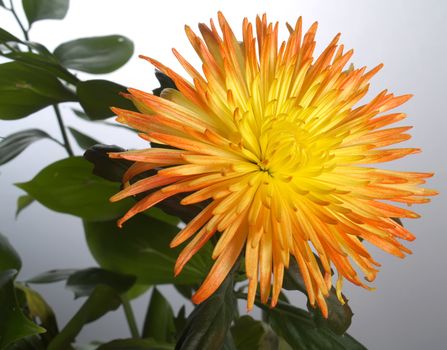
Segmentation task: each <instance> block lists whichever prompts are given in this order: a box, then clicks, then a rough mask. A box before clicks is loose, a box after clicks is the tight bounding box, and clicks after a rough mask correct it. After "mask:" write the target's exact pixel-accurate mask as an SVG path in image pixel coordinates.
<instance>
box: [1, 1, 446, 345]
mask: <svg viewBox="0 0 447 350" xmlns="http://www.w3.org/2000/svg"><path fill="white" fill-rule="evenodd" d="M218 10H222V11H223V12H224V13H225V15H226V17H227V18H228V20H229V22H230V23H231V24H232V25H233V26H234V28H235V32H236V33H240V23H241V21H242V18H243V17H245V16H247V17H249V19H251V20H254V18H255V16H256V14H262V13H264V12H267V13H268V15H269V17H270V19H271V20H279V21H280V22H281V23H284V22H285V21H290V22H294V21H295V20H296V19H297V17H298V16H300V15H301V16H303V18H304V24H305V27H308V26H309V25H310V24H311V23H312V22H313V21H315V20H317V21H319V23H320V27H319V31H318V35H317V41H318V44H319V46H318V48H317V51H318V50H321V48H322V47H323V46H324V45H327V44H328V43H329V41H330V40H331V39H332V37H333V36H334V35H335V34H336V33H338V32H341V33H342V39H341V40H342V42H343V43H344V44H345V46H346V47H347V48H354V49H355V54H354V57H353V59H352V62H353V63H354V64H355V65H356V66H363V65H367V66H368V67H373V66H375V65H377V64H378V63H380V62H383V63H385V68H384V69H383V70H382V71H381V72H380V73H379V74H378V75H377V76H376V77H375V78H374V79H373V81H372V85H373V87H372V89H371V92H372V93H377V92H378V91H380V90H382V89H384V88H388V89H389V90H390V91H392V92H394V93H396V94H404V93H412V94H414V95H415V96H414V98H413V99H411V100H410V101H409V102H408V103H407V104H406V105H405V106H403V107H402V108H400V110H401V111H403V112H406V113H408V114H409V118H408V119H407V120H406V122H404V124H405V123H406V124H407V125H408V124H409V125H414V126H415V127H414V129H413V130H412V135H413V138H412V139H411V140H410V141H409V142H407V143H406V146H409V147H411V146H414V147H422V148H423V153H422V154H418V155H415V156H411V157H408V158H407V159H405V160H401V161H399V162H395V163H393V164H392V165H387V166H392V167H395V168H399V169H405V170H415V171H434V172H435V173H436V176H435V177H434V178H433V179H432V180H430V181H429V184H428V186H429V187H431V188H436V189H437V190H439V191H440V192H441V194H440V195H439V196H437V197H436V198H434V199H433V201H432V203H430V204H427V205H423V206H418V207H417V208H416V211H418V212H419V213H421V214H422V218H421V219H419V220H414V221H409V220H407V221H406V222H405V225H406V226H407V227H408V228H409V229H410V230H411V231H413V232H414V233H415V234H416V236H417V240H416V241H415V242H412V243H410V244H408V246H409V247H410V248H411V249H412V250H413V252H414V254H413V255H411V256H409V257H407V258H406V259H405V260H400V259H397V258H394V257H391V256H388V255H386V254H385V253H382V252H379V251H378V250H377V249H372V251H373V253H374V255H375V257H376V260H378V261H379V262H381V263H382V266H383V267H382V271H381V272H380V273H379V275H378V277H377V279H376V281H375V283H374V285H375V287H376V288H377V290H376V291H375V292H367V291H365V290H363V289H360V288H358V287H355V286H352V285H349V284H347V283H346V286H345V294H346V295H348V296H349V297H350V305H351V306H352V308H353V310H354V312H355V316H354V318H353V324H352V326H351V328H350V330H349V332H350V333H351V334H352V335H353V336H354V337H356V338H357V339H359V340H360V341H361V342H363V343H364V344H365V345H366V346H367V347H368V348H369V349H372V350H373V349H378V350H382V349H392V350H400V349H402V350H403V349H416V350H417V349H445V348H446V344H447V326H446V324H447V315H446V311H447V307H446V298H445V290H446V287H447V281H446V259H445V249H446V246H447V236H446V229H445V226H446V225H445V220H446V219H445V218H444V217H443V215H445V213H446V210H445V209H446V196H445V193H446V189H447V188H446V181H445V178H446V169H445V164H446V160H447V156H446V152H447V141H446V136H445V132H446V130H447V118H446V112H445V101H446V99H447V93H446V92H447V89H446V84H445V82H446V81H447V74H446V67H447V64H446V62H447V46H446V44H447V42H446V35H447V21H446V18H447V2H445V1H441V0H424V1H422V0H419V1H417V0H393V1H390V0H375V1H358V0H318V1H317V0H307V1H304V0H294V1H285V0H283V1H281V0H277V1H261V0H251V1H246V0H245V1H242V0H239V1H230V0H227V1H217V0H213V1H211V0H208V1H198V0H195V1H194V0H186V1H164V2H162V1H143V0H128V1H125V2H124V1H118V0H89V1H87V0H84V1H82V0H77V1H76V0H72V1H71V8H70V11H69V13H68V16H67V18H66V19H65V20H64V21H62V22H59V21H42V22H38V23H36V24H35V25H34V27H33V30H32V31H31V38H32V39H34V40H36V41H42V42H43V43H45V44H46V45H47V46H48V47H49V48H50V49H53V48H55V47H56V46H57V45H58V44H59V43H61V42H63V41H66V40H69V39H75V38H78V37H84V36H91V35H106V34H115V33H116V34H123V35H126V36H128V37H129V38H131V39H132V40H134V42H135V49H136V50H135V52H136V54H140V53H142V54H146V55H150V56H152V57H155V58H157V59H159V60H161V61H163V62H164V63H166V64H167V65H169V66H173V67H175V68H179V65H178V63H177V62H176V61H175V59H174V57H173V55H172V54H171V51H170V49H171V48H172V47H174V46H175V47H176V48H178V49H179V51H180V52H182V53H183V54H184V55H185V56H186V57H187V58H190V59H192V58H193V61H194V62H197V60H196V59H195V57H194V54H193V51H192V49H191V48H190V47H189V46H188V41H187V39H186V37H185V35H184V34H183V25H184V24H189V25H191V26H193V27H195V26H196V24H197V23H198V22H205V21H207V20H208V19H209V18H210V17H215V16H216V12H217V11H218ZM0 25H1V26H2V27H5V28H6V29H8V30H11V31H12V32H13V33H15V34H17V35H20V32H19V31H18V28H17V27H16V25H15V23H14V22H13V21H12V20H11V18H10V17H9V15H8V14H7V13H6V12H5V11H0ZM282 29H284V30H283V32H282V34H283V35H285V28H284V26H283V27H282ZM80 76H81V77H82V78H85V79H87V78H96V77H92V76H90V77H89V76H87V75H84V74H81V75H80ZM105 78H106V79H110V80H113V81H117V82H119V83H121V84H124V85H128V86H133V87H137V88H140V89H145V90H151V89H152V88H154V87H156V86H157V83H156V81H155V79H154V77H153V68H152V67H151V66H150V65H149V64H148V63H146V62H144V61H142V60H139V59H138V58H137V57H136V56H135V57H134V58H132V60H131V61H130V62H129V63H128V64H127V65H126V66H125V67H124V68H122V69H120V70H119V71H117V72H115V73H113V74H111V75H109V76H106V77H105ZM370 96H371V95H370ZM62 110H63V112H64V114H65V119H66V123H67V124H68V125H71V126H76V127H77V128H79V129H81V130H83V131H84V132H86V133H87V134H90V135H92V136H95V137H96V138H97V139H98V140H100V141H102V142H104V143H108V144H118V145H121V146H124V147H127V148H130V147H140V146H141V145H142V144H143V143H142V142H140V141H139V140H137V139H136V138H135V137H134V136H133V134H131V133H128V132H126V131H121V130H118V129H116V128H112V127H102V126H92V125H91V124H89V123H87V122H84V121H81V120H79V119H77V118H76V117H75V116H73V115H71V113H70V106H69V105H62ZM30 127H40V128H42V129H45V130H47V131H48V132H50V133H52V135H55V136H56V137H59V130H58V128H57V123H56V119H55V117H54V116H53V114H52V111H51V110H50V109H46V110H43V111H42V112H39V113H37V114H35V115H33V116H31V117H29V118H26V119H23V120H19V121H12V122H0V135H1V136H5V135H7V134H10V133H12V132H14V131H18V130H20V129H23V128H30ZM73 143H74V141H73ZM76 151H77V153H78V154H82V152H81V150H80V149H76ZM63 157H65V151H64V150H63V149H61V148H59V147H58V146H57V145H56V144H54V143H51V142H50V141H39V142H38V143H36V144H34V145H32V146H31V147H30V148H29V149H27V150H26V151H25V152H24V153H23V154H22V155H20V156H19V157H18V158H17V159H15V160H14V161H13V162H11V163H9V164H7V165H6V166H3V167H2V168H0V198H1V209H2V210H1V211H0V232H2V233H3V234H6V235H7V236H8V237H9V239H10V241H11V242H12V243H13V245H14V246H15V247H16V248H17V250H18V251H19V253H20V254H21V256H22V259H23V263H24V264H23V265H24V267H23V270H22V272H21V274H20V278H21V279H25V278H27V277H31V276H32V275H35V274H37V273H40V272H43V271H46V270H49V269H53V268H83V267H89V266H93V265H95V262H94V260H93V259H92V257H91V256H90V255H89V252H88V249H87V246H86V244H85V241H84V237H83V231H82V226H81V221H80V220H79V219H78V218H76V217H72V216H70V215H64V214H57V213H53V212H51V211H50V210H48V209H46V208H44V207H43V206H41V205H40V204H37V203H34V204H32V206H31V207H30V208H28V209H27V210H26V211H25V212H23V213H22V214H21V215H20V217H19V218H18V219H17V220H15V219H14V212H15V205H16V198H17V197H18V196H19V195H20V194H22V193H21V191H20V190H18V189H17V188H15V187H14V186H13V183H14V182H23V181H27V180H29V179H31V178H32V177H33V176H34V175H35V174H36V173H37V172H38V171H40V169H42V168H43V167H44V166H45V165H47V164H49V163H51V162H53V161H56V160H58V159H61V158H63ZM37 289H38V290H39V291H41V292H42V293H43V294H44V296H45V297H46V298H47V300H48V301H49V302H50V304H51V305H52V306H53V307H54V309H55V311H56V313H57V318H58V321H59V325H60V326H63V325H64V324H65V323H66V322H67V320H69V318H70V317H71V316H72V315H73V313H74V312H75V310H77V308H78V307H79V306H80V305H81V303H82V301H79V300H77V301H73V299H72V295H71V293H70V292H69V291H66V290H64V288H63V284H62V283H59V284H57V285H50V286H48V287H46V286H43V287H38V288H37ZM162 291H163V292H165V293H166V294H167V295H168V296H169V298H170V299H171V301H172V302H173V304H174V307H175V309H178V308H179V307H180V306H181V305H182V304H183V303H187V304H188V302H187V301H185V300H184V299H183V298H182V297H181V296H180V295H178V294H177V293H176V292H175V291H173V290H172V289H170V288H162ZM147 300H148V295H145V296H143V297H140V298H139V299H137V300H136V301H134V302H133V305H134V307H135V310H136V313H137V318H138V320H139V321H140V324H141V321H142V319H143V317H144V312H145V309H146V305H147ZM292 300H294V301H295V302H296V303H297V304H302V303H303V300H304V299H303V298H302V297H300V296H298V295H293V294H292ZM188 307H189V309H191V305H190V304H188ZM128 336H129V331H128V328H127V325H126V324H125V320H124V317H123V314H122V310H121V309H119V310H117V311H116V312H113V313H110V314H108V315H107V316H106V317H104V318H103V319H101V320H99V321H97V322H95V323H93V324H91V325H88V326H87V327H86V328H85V329H84V330H83V331H82V333H81V335H80V336H79V338H78V340H79V341H81V342H85V341H89V340H93V339H100V340H107V339H112V338H116V337H128Z"/></svg>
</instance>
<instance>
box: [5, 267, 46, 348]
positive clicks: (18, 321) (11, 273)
mask: <svg viewBox="0 0 447 350" xmlns="http://www.w3.org/2000/svg"><path fill="white" fill-rule="evenodd" d="M16 274H17V270H14V269H10V270H5V271H2V272H0V329H1V333H0V349H1V350H3V349H6V348H7V346H8V345H9V344H11V343H13V342H15V341H17V340H19V339H21V338H24V337H27V336H30V335H33V334H38V333H43V332H45V329H43V328H41V327H39V326H37V325H36V324H34V323H33V322H32V321H31V320H29V319H28V318H26V317H25V315H24V314H23V312H22V311H21V308H20V307H19V305H18V303H17V298H16V295H15V291H14V277H15V276H16Z"/></svg>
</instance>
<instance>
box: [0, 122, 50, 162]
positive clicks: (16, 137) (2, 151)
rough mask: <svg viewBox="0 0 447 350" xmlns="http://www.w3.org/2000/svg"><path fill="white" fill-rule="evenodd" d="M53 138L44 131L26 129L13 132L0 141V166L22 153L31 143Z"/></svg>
mask: <svg viewBox="0 0 447 350" xmlns="http://www.w3.org/2000/svg"><path fill="white" fill-rule="evenodd" d="M42 139H51V140H53V138H52V137H51V136H50V135H48V134H47V133H46V132H45V131H42V130H39V129H27V130H22V131H19V132H15V133H13V134H10V135H8V136H6V137H5V138H3V139H2V140H1V141H0V165H1V164H5V163H7V162H9V161H10V160H12V159H14V158H15V157H17V156H18V155H19V154H20V153H22V152H23V151H24V150H25V149H26V148H27V147H28V146H29V145H31V144H32V143H33V142H36V141H39V140H42Z"/></svg>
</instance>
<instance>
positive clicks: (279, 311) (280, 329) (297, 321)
mask: <svg viewBox="0 0 447 350" xmlns="http://www.w3.org/2000/svg"><path fill="white" fill-rule="evenodd" d="M280 304H282V305H288V304H287V303H286V302H281V303H279V304H278V305H280ZM257 305H258V306H261V305H262V304H258V303H257ZM285 309H286V310H287V311H284V310H285ZM285 309H284V308H281V307H276V308H274V309H269V308H268V307H266V308H263V310H264V312H265V313H266V315H267V321H268V323H269V324H270V325H271V327H272V328H273V330H274V331H275V332H276V333H277V334H278V335H279V336H281V337H283V338H284V339H285V340H286V341H287V343H288V344H289V345H290V346H291V347H292V348H293V349H303V350H307V349H309V350H319V349H325V350H326V349H327V350H365V349H366V348H365V347H364V346H363V345H362V344H360V343H359V342H357V341H356V340H355V339H354V338H352V337H351V336H350V335H349V334H347V333H345V334H343V335H339V334H336V333H334V332H333V331H332V330H331V329H329V328H326V327H319V326H317V324H316V323H315V322H314V319H313V315H312V314H311V313H310V312H306V311H304V310H301V309H298V308H295V307H293V306H289V307H287V308H285ZM293 309H295V310H296V311H295V312H293ZM306 318H307V320H306Z"/></svg>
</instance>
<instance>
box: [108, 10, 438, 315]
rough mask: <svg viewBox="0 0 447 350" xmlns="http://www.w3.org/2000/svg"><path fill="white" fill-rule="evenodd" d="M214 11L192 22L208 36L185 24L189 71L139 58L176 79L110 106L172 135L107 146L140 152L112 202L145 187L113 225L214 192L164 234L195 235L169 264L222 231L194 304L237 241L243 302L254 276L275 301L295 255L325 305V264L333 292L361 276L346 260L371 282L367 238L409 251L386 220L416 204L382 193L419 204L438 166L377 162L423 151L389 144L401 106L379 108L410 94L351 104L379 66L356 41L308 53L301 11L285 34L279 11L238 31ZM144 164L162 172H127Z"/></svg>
mask: <svg viewBox="0 0 447 350" xmlns="http://www.w3.org/2000/svg"><path fill="white" fill-rule="evenodd" d="M218 22H219V27H220V31H221V33H222V34H220V33H219V30H218V28H217V27H216V26H215V24H214V23H213V21H212V20H211V24H210V27H208V26H206V25H205V24H200V25H199V30H200V33H201V34H202V38H200V37H198V36H197V35H196V34H194V33H193V31H192V30H191V29H190V28H189V27H186V34H187V36H188V39H189V41H190V42H191V44H192V46H193V47H194V49H195V51H196V52H197V55H198V56H199V58H200V60H201V61H202V73H200V72H199V71H197V70H196V69H195V68H194V67H193V66H192V65H191V64H190V63H188V61H187V60H186V59H184V58H183V57H182V56H181V55H180V54H179V53H178V52H177V51H176V50H175V49H174V50H173V52H174V55H175V56H176V57H177V59H178V60H179V62H180V63H181V65H182V66H183V67H184V69H185V70H186V71H187V73H188V74H189V75H190V77H191V79H190V81H188V80H186V79H184V78H183V77H181V76H180V75H179V74H177V73H175V72H174V71H172V70H171V69H169V68H168V67H166V66H164V65H163V64H161V63H160V62H158V61H156V60H154V59H152V58H148V57H143V58H144V59H146V60H148V61H149V62H151V63H152V64H153V65H154V66H155V67H156V68H157V69H159V70H160V71H162V72H163V73H165V74H166V75H168V76H169V77H170V78H171V79H172V80H173V81H174V82H175V85H176V86H177V88H178V90H175V89H165V90H163V92H162V94H161V97H157V96H154V95H152V94H150V93H146V92H143V91H139V90H136V89H129V96H128V97H129V98H130V99H131V100H132V101H133V102H134V103H135V105H136V107H137V108H138V109H139V111H140V113H136V112H132V111H127V110H122V109H118V108H115V109H114V111H115V113H116V114H117V115H118V121H120V122H122V123H125V124H127V125H129V126H131V127H133V128H135V129H137V130H139V131H141V134H140V136H141V137H142V138H143V139H145V140H148V141H151V142H155V143H157V144H163V145H168V146H170V148H158V147H154V148H148V149H144V150H138V151H129V152H124V153H113V154H111V155H110V156H111V157H115V158H124V159H128V160H131V161H134V162H135V163H134V164H133V165H132V167H131V168H130V169H129V170H128V171H127V173H126V174H125V176H124V179H123V182H124V183H125V184H126V186H125V188H124V189H123V190H122V191H121V192H119V193H118V194H116V195H115V196H114V197H113V198H112V200H113V201H117V200H120V199H123V198H125V197H128V196H132V195H136V194H139V193H141V192H145V191H149V190H152V192H151V193H150V194H148V195H147V196H146V197H144V198H143V199H141V200H140V201H139V202H137V203H136V204H135V205H134V206H133V207H132V208H131V209H130V210H129V212H128V213H126V214H125V215H124V217H123V218H122V219H121V220H120V221H119V225H122V224H123V222H125V221H126V220H128V219H129V218H130V217H132V216H134V215H135V214H137V213H139V212H141V211H144V210H146V209H148V208H150V207H152V206H154V205H156V204H157V203H159V202H161V201H163V200H164V199H166V198H168V197H170V196H173V195H176V194H179V193H188V195H187V196H186V197H185V198H184V199H183V200H182V202H181V203H182V204H184V205H188V204H193V203H199V202H203V201H208V202H207V203H209V204H207V206H206V207H205V208H204V209H203V210H202V211H201V212H200V214H198V215H197V216H196V217H195V218H194V219H193V220H192V221H191V222H189V223H188V224H187V225H186V227H184V228H183V229H182V230H181V231H180V232H179V233H178V235H177V236H176V237H175V238H174V240H173V241H172V243H171V246H172V247H175V246H178V245H180V244H182V243H184V242H185V241H187V240H189V239H191V240H190V241H189V243H188V244H187V245H186V247H185V248H184V249H183V251H182V252H181V254H180V255H179V257H178V260H177V262H176V265H175V274H176V275H177V274H179V273H180V272H181V270H182V268H183V267H184V266H185V264H186V263H187V262H188V260H189V259H190V258H191V257H192V256H193V255H194V254H195V253H196V252H197V251H198V250H199V249H200V248H201V247H203V245H204V244H205V243H206V242H207V241H208V240H209V239H210V238H211V237H212V236H215V235H217V236H218V242H217V244H216V245H215V247H214V251H213V259H215V260H216V261H215V263H214V265H213V267H212V268H211V271H210V272H209V274H208V276H207V277H206V279H205V281H204V282H203V284H202V285H201V287H200V288H199V289H198V290H197V292H196V293H195V295H194V296H193V301H194V302H196V303H200V302H202V301H203V300H205V299H206V298H208V297H209V296H210V295H211V294H212V293H213V292H214V291H215V290H216V289H217V288H218V287H219V285H220V284H221V283H222V281H223V280H224V279H225V277H226V275H227V274H228V272H229V271H230V269H231V268H232V266H233V265H234V263H235V261H236V260H237V259H238V257H239V256H240V255H241V253H242V252H245V270H246V274H247V278H248V281H249V287H248V309H251V308H252V307H253V303H254V299H255V295H256V291H257V288H258V282H259V285H260V286H259V293H260V298H261V300H262V302H263V303H267V302H268V301H269V299H270V302H271V305H272V306H275V304H276V303H277V301H278V296H279V293H280V291H281V287H282V282H283V275H284V269H285V268H287V267H288V266H289V261H290V257H291V256H292V257H294V258H295V259H296V261H297V263H298V266H299V269H300V272H301V274H302V277H303V279H304V281H305V284H306V288H307V291H308V296H309V301H310V303H311V304H312V305H315V304H318V305H319V307H320V308H321V310H322V312H323V314H325V315H327V307H326V302H325V296H327V295H328V291H329V289H330V288H331V267H335V269H336V271H337V273H338V279H337V283H336V287H337V292H338V294H339V296H341V292H340V291H341V286H342V281H343V280H344V279H347V280H349V281H350V282H352V283H354V284H356V285H359V286H363V287H365V288H369V287H368V286H366V285H365V284H364V283H363V282H362V280H361V279H360V278H359V275H358V273H357V271H356V269H355V268H354V267H353V265H354V264H355V265H356V266H357V267H356V268H357V269H359V270H361V271H362V273H363V274H364V276H365V278H366V280H367V281H372V280H374V278H375V276H376V273H377V272H378V270H377V267H378V266H380V265H379V263H377V262H376V261H375V260H374V259H373V258H372V257H371V255H370V254H369V252H368V251H367V249H366V248H365V246H364V244H363V242H369V243H371V244H373V245H375V246H377V247H379V248H381V249H383V250H384V251H386V252H389V253H391V254H393V255H395V256H398V257H404V254H405V253H410V250H408V249H407V248H405V247H404V246H403V245H402V244H401V243H399V241H398V239H404V240H413V239H414V236H413V235H412V234H411V233H410V232H409V231H408V230H407V229H405V228H404V227H402V226H401V225H399V224H398V223H396V222H395V221H394V220H393V218H417V217H418V215H417V214H416V213H414V212H413V211H410V210H408V209H404V208H401V207H398V206H395V205H393V204H391V203H390V202H398V203H405V204H414V203H426V202H428V201H429V199H427V196H430V195H434V194H436V192H435V191H431V190H427V189H423V188H421V187H419V186H418V185H420V184H423V183H424V182H425V180H424V179H425V178H427V177H430V176H432V174H429V173H419V172H403V171H392V170H383V169H378V168H374V167H372V165H373V164H376V163H382V162H388V161H391V160H394V159H398V158H402V157H404V156H407V155H410V154H414V153H418V152H419V149H415V148H387V146H390V145H393V144H397V143H400V142H402V141H405V140H408V139H409V138H410V135H408V134H407V133H406V132H407V131H408V130H409V129H410V128H411V127H408V126H398V127H388V126H389V125H390V124H393V123H396V122H398V121H401V120H402V119H404V118H405V115H404V114H403V113H391V114H388V113H386V112H387V111H389V110H391V109H393V108H395V107H397V106H399V105H401V104H402V103H404V102H405V101H407V100H408V99H409V98H410V95H404V96H394V95H393V94H391V93H388V92H387V91H386V90H385V91H383V92H381V93H380V94H378V95H377V96H376V97H375V98H373V99H372V100H371V101H369V102H367V103H365V104H363V105H359V101H360V100H361V99H362V98H363V97H364V96H365V94H366V93H367V91H368V87H369V81H370V79H371V78H372V77H373V76H374V75H375V74H376V73H377V72H378V71H379V70H380V68H381V67H382V65H379V66H377V67H375V68H373V69H372V70H370V71H366V68H365V67H362V68H358V69H354V68H353V67H352V66H351V67H349V68H347V69H346V68H345V66H346V65H347V63H348V62H349V60H350V58H351V56H352V54H353V51H352V50H350V51H347V52H344V47H343V45H338V40H339V36H340V35H337V36H336V37H335V38H334V39H333V40H332V42H331V43H330V44H329V46H328V47H327V48H326V49H325V50H324V51H323V52H322V53H321V55H320V56H319V57H318V58H317V59H314V58H313V52H314V48H315V33H316V30H317V24H316V23H315V24H313V25H312V26H311V27H310V29H309V30H308V31H307V32H306V33H305V34H304V35H303V33H302V21H301V18H300V19H298V21H297V22H296V25H295V26H294V27H291V26H288V29H289V37H288V39H287V41H284V42H279V41H278V23H275V24H272V23H268V22H267V19H266V16H265V15H264V16H262V18H260V17H258V18H257V19H256V25H255V26H253V25H252V24H251V23H250V22H249V21H248V20H247V19H244V21H243V25H242V34H243V36H242V41H238V39H237V38H236V36H235V34H234V33H233V32H232V30H231V28H230V26H229V25H228V23H227V21H226V20H225V18H224V16H223V15H222V14H221V13H219V15H218ZM254 27H255V28H254ZM160 168H161V169H160ZM150 169H159V170H158V171H157V173H156V175H153V176H150V177H148V178H145V179H143V180H139V181H136V182H134V183H131V184H130V182H129V180H131V179H132V178H133V177H135V176H136V175H139V174H141V173H142V172H145V171H147V170H150ZM314 253H315V254H316V255H317V256H318V257H319V260H320V261H321V268H320V266H319V262H318V261H317V259H316V257H315V254H314Z"/></svg>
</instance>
